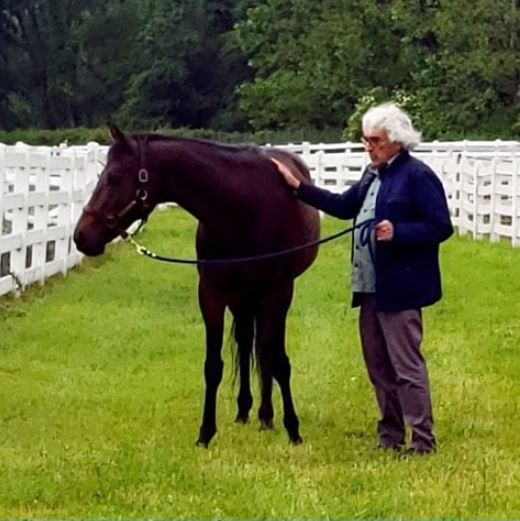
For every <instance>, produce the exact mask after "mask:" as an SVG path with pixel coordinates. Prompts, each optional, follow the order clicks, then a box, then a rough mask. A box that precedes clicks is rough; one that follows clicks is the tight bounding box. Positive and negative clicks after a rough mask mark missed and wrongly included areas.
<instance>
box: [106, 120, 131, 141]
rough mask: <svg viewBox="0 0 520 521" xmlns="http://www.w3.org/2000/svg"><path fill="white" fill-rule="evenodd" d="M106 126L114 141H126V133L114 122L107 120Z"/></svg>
mask: <svg viewBox="0 0 520 521" xmlns="http://www.w3.org/2000/svg"><path fill="white" fill-rule="evenodd" d="M107 126H108V130H109V131H110V137H111V138H112V141H113V142H114V143H128V139H127V137H126V134H125V133H124V132H123V131H122V130H121V129H120V128H119V127H118V126H117V125H116V124H115V123H112V122H111V121H108V122H107Z"/></svg>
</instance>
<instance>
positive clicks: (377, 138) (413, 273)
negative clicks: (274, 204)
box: [275, 104, 453, 455]
mask: <svg viewBox="0 0 520 521" xmlns="http://www.w3.org/2000/svg"><path fill="white" fill-rule="evenodd" d="M362 130H363V138H362V141H363V144H364V146H365V148H366V151H367V152H368V154H369V156H370V159H371V163H370V165H369V166H368V167H367V169H366V170H365V172H364V173H363V175H362V177H361V179H360V181H359V182H357V183H356V184H355V185H353V186H352V187H350V188H349V189H348V190H347V191H346V192H344V193H342V194H334V193H331V192H329V191H327V190H324V189H322V188H318V187H315V186H312V185H311V184H308V183H304V182H300V181H299V180H298V179H296V177H295V176H293V175H292V173H291V171H290V170H289V169H288V168H287V167H286V166H284V165H282V164H281V163H278V162H276V161H275V162H276V163H277V166H278V170H279V172H280V174H281V175H282V176H283V177H284V179H285V181H286V182H287V184H288V185H289V186H290V187H291V188H292V189H293V190H294V193H295V195H296V197H298V198H299V199H301V200H302V201H304V202H305V203H307V204H309V205H311V206H314V207H316V208H319V209H320V210H323V211H324V212H326V213H328V214H330V215H333V216H335V217H339V218H341V219H352V218H353V219H355V220H357V222H358V223H361V222H363V221H373V222H374V223H375V225H374V227H373V232H371V236H370V237H369V240H363V237H362V235H364V234H363V233H362V232H361V231H360V228H358V229H357V230H356V232H355V234H354V237H353V241H352V291H353V299H352V305H353V306H355V307H357V306H359V307H360V314H359V331H360V337H361V345H362V349H363V356H364V359H365V363H366V368H367V372H368V375H369V378H370V381H371V382H372V384H373V385H374V389H375V394H376V398H377V403H378V405H379V410H380V413H381V419H380V420H379V422H378V424H377V435H378V447H379V448H382V449H389V450H393V451H396V452H399V453H403V454H406V455H424V454H428V453H431V452H433V451H435V449H436V439H435V434H434V429H433V414H432V405H431V398H430V389H429V382H428V371H427V367H426V362H425V360H424V358H423V355H422V354H421V350H420V347H421V341H422V315H421V308H423V307H424V306H429V305H431V304H433V303H435V302H437V301H438V300H439V299H440V298H441V278H440V269H439V244H440V243H441V242H442V241H444V240H446V239H447V238H448V237H449V236H450V235H451V234H452V233H453V228H452V225H451V221H450V215H449V211H448V206H447V203H446V196H445V194H444V190H443V187H442V184H441V183H440V181H439V179H438V178H437V176H436V175H435V174H434V173H433V171H432V170H431V169H430V168H429V167H428V166H427V165H425V164H424V163H423V162H422V161H419V160H418V159H416V158H414V157H412V156H411V155H410V153H409V151H410V150H412V149H413V148H414V147H415V146H416V145H417V144H418V143H419V140H420V133H419V132H417V131H416V130H415V129H414V127H413V125H412V123H411V121H410V118H409V116H408V115H407V114H406V113H405V112H404V111H403V110H401V109H400V108H398V107H397V106H395V105H393V104H383V105H380V106H377V107H374V108H372V109H370V110H369V111H368V112H367V113H366V114H365V115H364V117H363V122H362ZM406 425H409V426H410V428H411V432H412V436H411V446H410V447H409V448H408V449H406V450H405V426H406Z"/></svg>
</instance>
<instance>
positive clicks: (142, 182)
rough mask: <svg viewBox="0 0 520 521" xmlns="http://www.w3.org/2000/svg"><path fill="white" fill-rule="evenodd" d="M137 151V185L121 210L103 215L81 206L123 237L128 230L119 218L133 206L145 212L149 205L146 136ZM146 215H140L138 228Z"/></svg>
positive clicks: (144, 220) (85, 211) (125, 236)
mask: <svg viewBox="0 0 520 521" xmlns="http://www.w3.org/2000/svg"><path fill="white" fill-rule="evenodd" d="M138 143H139V151H140V163H141V168H139V172H138V173H137V180H138V181H139V186H138V188H137V190H136V191H135V197H134V199H132V200H131V201H130V202H129V203H128V204H127V205H126V206H125V207H124V208H123V209H122V210H121V211H119V212H118V213H116V214H108V215H103V214H102V213H100V212H99V211H97V210H94V209H92V208H90V207H89V205H88V204H87V205H86V206H85V208H83V212H84V213H85V214H88V215H92V216H93V217H94V218H95V219H96V220H97V221H99V222H101V223H102V224H103V225H104V226H105V227H106V228H108V229H109V230H114V231H116V232H117V233H118V235H120V236H121V237H122V238H123V239H126V238H128V237H129V234H128V232H127V231H126V230H125V229H124V228H123V227H122V226H121V224H120V223H121V220H122V219H123V218H124V217H125V216H126V215H127V214H128V213H130V212H131V211H132V210H133V209H134V208H136V207H137V208H138V209H140V210H141V211H143V212H146V210H148V208H149V207H150V204H149V203H148V189H147V184H148V182H149V180H150V174H149V172H148V169H147V168H146V167H145V157H144V156H145V154H144V153H145V145H146V137H145V138H144V139H143V141H142V142H141V141H139V142H138ZM147 218H148V216H147V215H146V216H145V217H141V224H140V225H139V228H141V226H142V225H143V224H144V223H145V222H146V219H147Z"/></svg>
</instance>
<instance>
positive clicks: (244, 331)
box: [232, 310, 254, 423]
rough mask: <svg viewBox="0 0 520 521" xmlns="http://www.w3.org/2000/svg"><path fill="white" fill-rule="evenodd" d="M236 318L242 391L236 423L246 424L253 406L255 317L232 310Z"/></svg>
mask: <svg viewBox="0 0 520 521" xmlns="http://www.w3.org/2000/svg"><path fill="white" fill-rule="evenodd" d="M232 311H233V316H234V318H235V340H236V342H237V345H238V363H239V373H240V390H239V393H238V398H237V405H238V413H237V417H236V421H237V422H238V423H246V422H247V420H248V418H249V411H250V410H251V406H252V405H253V396H252V394H251V384H250V367H251V353H252V351H253V340H254V317H253V313H252V312H249V311H247V310H237V311H235V310H232Z"/></svg>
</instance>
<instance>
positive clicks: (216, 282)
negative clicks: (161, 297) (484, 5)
mask: <svg viewBox="0 0 520 521" xmlns="http://www.w3.org/2000/svg"><path fill="white" fill-rule="evenodd" d="M109 128H110V133H111V135H112V139H113V144H112V146H111V147H110V149H109V152H108V158H107V164H106V167H105V168H104V170H103V172H102V173H101V176H100V178H99V181H98V184H97V186H96V188H95V190H94V192H93V194H92V196H91V198H90V201H89V202H88V204H87V206H86V207H85V209H84V211H83V214H82V215H81V217H80V219H79V221H78V223H77V225H76V229H75V232H74V241H75V243H76V246H77V248H78V250H80V251H81V252H83V253H85V254H86V255H100V254H101V253H103V251H104V249H105V245H106V244H107V243H108V242H110V241H111V240H112V239H114V238H115V237H116V236H118V235H120V234H123V235H124V230H125V229H126V228H127V227H128V226H129V225H130V224H131V223H133V222H134V221H136V220H139V219H142V218H145V217H146V216H147V215H148V214H149V213H150V212H151V211H152V210H153V209H154V207H155V206H156V205H157V204H159V203H163V202H176V203H177V204H179V206H181V207H182V208H184V209H186V210H187V211H188V212H190V213H191V214H192V215H193V216H195V218H196V219H197V220H198V228H197V238H196V250H197V258H198V259H232V258H240V257H251V256H255V255H262V254H265V253H270V252H278V251H282V250H286V249H290V248H293V247H297V246H299V245H302V244H306V243H309V242H312V241H315V240H317V239H318V238H319V216H318V212H317V211H316V210H314V209H312V208H311V207H309V206H306V205H304V204H303V203H300V202H299V201H298V200H297V199H296V198H295V197H294V196H293V194H291V193H290V190H289V189H288V188H287V185H286V184H285V182H284V181H283V180H282V179H281V178H280V175H279V174H278V172H277V171H276V167H275V165H274V164H273V162H272V161H271V160H270V157H273V158H276V159H277V160H279V161H281V162H283V163H285V164H286V165H288V166H289V167H290V168H291V169H292V171H293V172H294V173H295V175H297V176H298V177H299V178H301V179H304V178H305V179H308V177H309V174H308V170H307V168H306V167H305V165H304V164H303V163H302V162H301V161H300V160H299V159H298V158H297V157H296V156H295V155H293V154H290V153H288V152H285V151H281V150H276V149H270V148H267V149H262V148H259V147H252V146H248V147H246V146H230V145H221V144H216V143H213V142H209V141H203V140H197V139H184V138H167V137H161V136H158V135H153V134H147V135H127V134H125V133H123V132H122V131H121V130H120V129H119V128H117V127H116V126H115V125H109ZM316 255H317V246H315V247H311V248H306V249H302V250H299V251H296V252H292V253H290V254H288V255H284V256H280V257H275V258H270V259H262V260H256V261H249V262H243V263H229V264H226V263H217V264H199V265H198V271H199V305H200V309H201V312H202V317H203V319H204V323H205V327H206V360H205V364H204V375H205V380H206V394H205V403H204V413H203V418H202V425H201V427H200V432H199V438H198V444H200V445H203V446H206V447H207V446H208V444H209V442H210V441H211V439H212V438H213V436H214V435H215V433H216V431H217V427H216V396H217V389H218V386H219V384H220V381H221V379H222V370H223V365H224V364H223V361H222V358H221V348H222V340H223V327H224V312H225V309H226V307H227V308H229V309H230V311H231V313H232V315H233V319H234V324H235V329H234V335H235V340H236V342H237V345H238V366H239V370H240V389H239V394H238V400H237V402H238V414H237V421H238V422H244V423H245V422H247V420H248V416H249V411H250V409H251V406H252V403H253V399H252V395H251V390H250V374H249V371H250V358H251V354H252V352H253V348H254V349H255V354H256V357H257V360H258V366H259V372H260V380H261V404H260V408H259V410H258V417H259V420H260V425H261V427H262V428H272V426H273V405H272V401H271V392H272V382H273V377H274V379H276V381H277V382H278V384H279V386H280V390H281V393H282V400H283V408H284V418H283V422H284V425H285V428H286V429H287V432H288V434H289V438H290V440H291V441H292V442H293V443H295V444H296V443H300V442H301V441H302V439H301V437H300V433H299V422H298V417H297V415H296V412H295V409H294V405H293V400H292V395H291V387H290V374H291V366H290V362H289V358H288V357H287V354H286V351H285V322H286V317H287V312H288V309H289V306H290V304H291V300H292V296H293V288H294V279H295V278H296V277H297V276H298V275H300V274H301V273H302V272H303V271H305V270H306V269H307V268H308V267H309V266H310V265H311V264H312V262H313V261H314V259H315V257H316Z"/></svg>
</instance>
